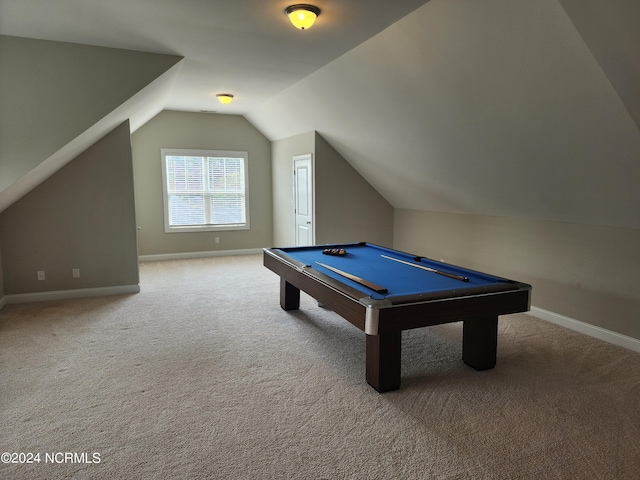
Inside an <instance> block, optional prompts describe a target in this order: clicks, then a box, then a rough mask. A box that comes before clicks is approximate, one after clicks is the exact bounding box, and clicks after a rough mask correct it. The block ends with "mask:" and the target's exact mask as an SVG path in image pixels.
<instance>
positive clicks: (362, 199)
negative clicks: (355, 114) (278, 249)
mask: <svg viewBox="0 0 640 480" xmlns="http://www.w3.org/2000/svg"><path fill="white" fill-rule="evenodd" d="M306 153H311V154H312V158H313V168H314V216H315V243H317V244H326V243H338V242H357V241H368V242H372V243H378V244H382V245H391V244H392V243H393V208H392V207H391V205H390V204H389V203H388V202H387V201H386V200H385V199H384V198H382V196H381V195H380V194H379V193H378V192H376V191H375V190H374V189H373V187H371V185H369V184H368V183H367V182H366V181H365V180H364V179H363V178H362V177H361V176H360V175H359V174H358V172H356V171H355V170H354V169H353V168H352V167H351V166H350V165H349V164H348V163H347V162H346V161H345V160H344V158H343V157H342V156H341V155H340V154H339V153H338V152H336V150H335V149H334V148H333V147H332V146H331V145H329V143H327V142H326V141H325V139H324V138H323V137H322V136H321V135H320V134H318V133H316V132H308V133H303V134H300V135H295V136H293V137H290V138H286V139H283V140H277V141H275V142H273V144H272V156H273V191H274V204H273V207H274V244H275V245H277V246H286V245H294V244H295V233H294V215H293V210H294V200H293V157H294V156H295V155H302V154H306Z"/></svg>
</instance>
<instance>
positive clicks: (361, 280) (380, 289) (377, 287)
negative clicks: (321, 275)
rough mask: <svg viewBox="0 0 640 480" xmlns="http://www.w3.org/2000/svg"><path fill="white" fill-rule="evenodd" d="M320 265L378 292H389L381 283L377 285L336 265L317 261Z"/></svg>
mask: <svg viewBox="0 0 640 480" xmlns="http://www.w3.org/2000/svg"><path fill="white" fill-rule="evenodd" d="M316 263H317V264H318V265H320V266H321V267H324V268H326V269H327V270H331V271H332V272H335V273H337V274H338V275H342V276H343V277H346V278H348V279H349V280H353V281H354V282H356V283H359V284H360V285H364V286H365V287H367V288H370V289H371V290H373V291H374V292H376V293H387V292H388V290H387V289H386V288H384V287H381V286H380V285H376V284H375V283H373V282H370V281H369V280H365V279H364V278H360V277H356V276H355V275H352V274H350V273H347V272H343V271H342V270H338V269H337V268H334V267H330V266H329V265H326V264H324V263H320V262H316Z"/></svg>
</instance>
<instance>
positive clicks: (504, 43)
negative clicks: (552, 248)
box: [246, 0, 640, 229]
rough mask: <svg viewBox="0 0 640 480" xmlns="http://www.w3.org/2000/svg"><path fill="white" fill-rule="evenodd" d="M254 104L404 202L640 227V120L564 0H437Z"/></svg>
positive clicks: (277, 135)
mask: <svg viewBox="0 0 640 480" xmlns="http://www.w3.org/2000/svg"><path fill="white" fill-rule="evenodd" d="M246 117H247V118H248V119H249V120H250V121H251V122H252V123H253V124H254V125H256V126H257V127H258V128H259V129H261V130H262V131H263V133H265V135H267V137H269V138H271V139H272V140H274V139H281V138H287V137H290V136H293V135H296V134H299V133H302V132H306V131H310V130H316V131H318V132H319V133H320V134H321V135H322V136H323V137H324V138H326V139H327V140H328V141H329V142H330V143H331V144H332V145H333V147H334V148H336V150H338V151H339V152H340V153H341V154H342V155H343V156H344V157H345V158H346V159H347V160H348V161H349V162H350V163H351V164H352V165H353V166H354V168H356V169H357V170H358V171H359V172H360V174H361V175H363V177H364V178H366V179H367V180H368V181H369V183H371V184H372V185H373V186H374V188H376V189H377V190H378V191H379V192H380V193H381V194H382V195H384V197H385V198H386V199H387V200H388V201H390V203H392V205H394V206H395V207H397V208H408V209H418V210H430V211H442V212H454V213H467V214H479V215H489V216H505V217H521V218H534V219H542V220H551V221H559V222H568V223H585V224H594V225H607V226H616V227H630V228H636V229H638V228H640V209H638V208H637V205H640V189H638V188H637V183H638V179H640V161H639V159H640V132H639V130H638V128H637V127H636V125H635V123H634V121H633V120H632V118H631V116H630V115H629V113H628V111H627V109H625V106H624V104H623V102H622V101H621V98H620V96H619V95H618V94H617V92H616V90H615V89H614V88H613V87H612V84H611V82H610V80H609V79H608V78H607V76H606V75H605V73H604V71H603V69H602V68H601V67H600V65H599V64H598V62H597V61H596V59H595V58H594V55H593V54H592V53H591V52H590V50H589V48H588V47H587V45H586V44H585V42H584V40H583V39H582V38H581V36H580V34H579V33H578V31H577V30H576V28H575V26H574V25H573V23H572V21H571V19H570V18H569V17H568V15H567V13H566V12H565V10H564V9H563V8H562V6H561V5H560V3H559V2H558V1H557V0H541V1H536V2H530V1H525V0H520V1H514V0H484V1H482V2H468V1H464V0H447V1H438V0H432V1H431V2H429V3H428V4H426V5H424V6H423V7H421V8H419V9H418V10H416V11H415V12H413V13H412V14H410V15H408V16H407V17H405V18H403V19H402V20H400V21H399V22H397V23H396V24H394V25H392V26H391V27H389V28H387V29H386V30H385V31H383V32H381V33H380V34H378V35H377V36H375V37H373V38H372V39H370V40H368V41H367V42H365V43H363V44H362V45H360V46H358V47H356V48H354V49H353V50H351V51H350V52H348V53H347V54H345V55H344V56H342V57H341V58H339V59H337V60H335V61H334V62H332V63H330V64H328V65H327V66H325V67H324V68H322V69H320V70H319V71H317V72H315V73H314V74H312V75H310V76H309V77H307V78H306V79H304V80H303V81H301V82H299V83H297V84H296V85H294V86H292V87H290V88H289V89H287V90H285V91H283V92H282V93H280V94H279V95H277V96H275V97H274V98H272V99H271V100H269V101H268V102H266V103H265V104H263V105H261V106H260V107H258V108H256V109H254V110H252V111H250V112H249V113H248V114H247V115H246Z"/></svg>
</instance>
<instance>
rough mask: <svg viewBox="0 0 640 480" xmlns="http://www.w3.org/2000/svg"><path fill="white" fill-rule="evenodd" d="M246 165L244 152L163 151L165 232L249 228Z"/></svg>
mask: <svg viewBox="0 0 640 480" xmlns="http://www.w3.org/2000/svg"><path fill="white" fill-rule="evenodd" d="M222 153H226V154H224V155H223V154H222ZM246 163H247V155H246V154H245V153H244V152H204V153H203V154H199V155H196V154H193V153H191V154H186V153H184V151H182V152H180V151H174V150H163V167H164V172H163V174H164V175H163V176H164V178H165V204H166V209H165V227H166V229H169V230H171V229H176V230H177V229H179V230H182V231H184V227H196V228H198V229H200V230H201V229H202V227H215V228H217V229H219V228H224V227H228V228H238V227H240V228H242V227H245V228H248V222H247V211H248V209H247V189H246V183H247V182H246Z"/></svg>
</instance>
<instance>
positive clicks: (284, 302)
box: [280, 277, 300, 310]
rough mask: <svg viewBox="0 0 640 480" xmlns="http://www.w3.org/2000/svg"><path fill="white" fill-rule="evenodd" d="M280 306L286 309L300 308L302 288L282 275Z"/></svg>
mask: <svg viewBox="0 0 640 480" xmlns="http://www.w3.org/2000/svg"><path fill="white" fill-rule="evenodd" d="M280 306H281V307H282V308H283V309H284V310H297V309H298V308H300V289H299V288H298V287H295V286H293V285H291V284H290V283H289V282H287V281H286V280H285V279H284V278H282V277H280Z"/></svg>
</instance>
